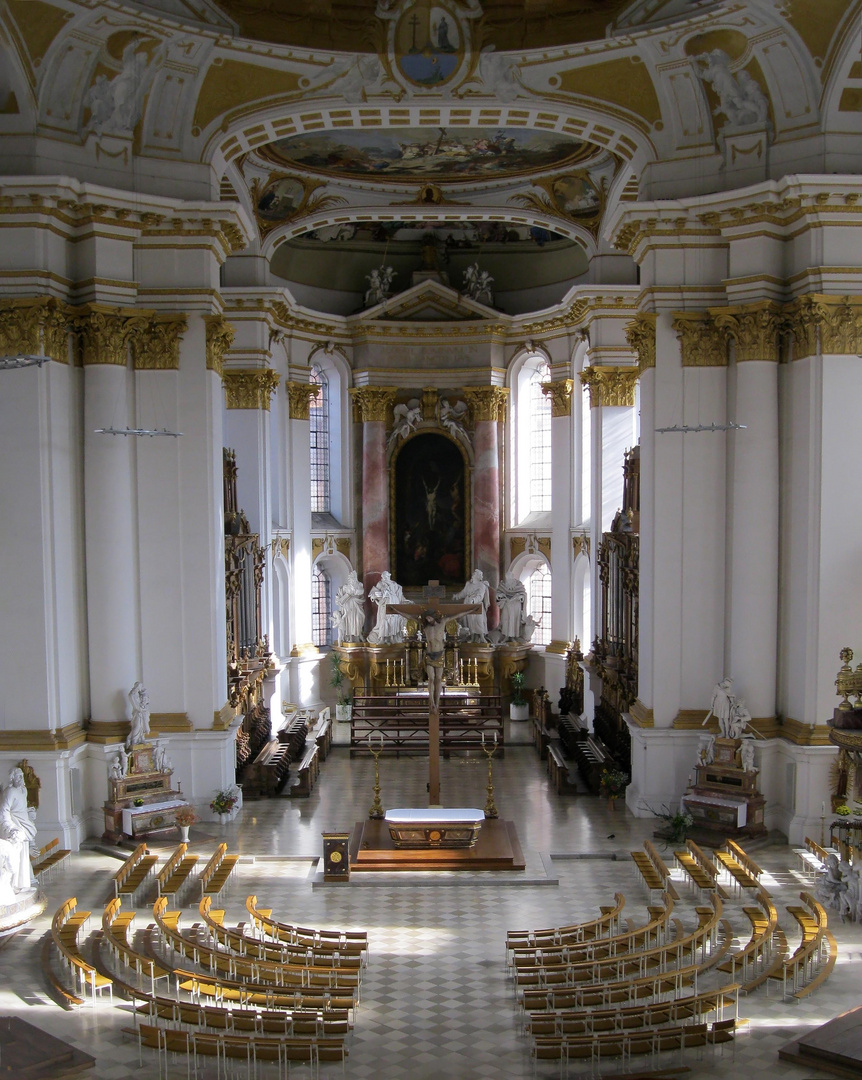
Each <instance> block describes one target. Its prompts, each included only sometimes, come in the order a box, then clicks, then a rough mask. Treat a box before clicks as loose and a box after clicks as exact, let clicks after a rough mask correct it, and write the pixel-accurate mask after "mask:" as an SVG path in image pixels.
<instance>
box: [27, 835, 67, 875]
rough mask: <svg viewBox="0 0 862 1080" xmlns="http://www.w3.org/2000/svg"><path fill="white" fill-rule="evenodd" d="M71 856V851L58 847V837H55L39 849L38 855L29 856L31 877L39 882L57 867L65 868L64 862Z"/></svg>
mask: <svg viewBox="0 0 862 1080" xmlns="http://www.w3.org/2000/svg"><path fill="white" fill-rule="evenodd" d="M71 854H72V852H71V851H67V850H66V849H65V848H61V847H60V839H59V837H55V839H53V840H49V841H48V843H47V844H45V846H44V847H42V848H40V849H39V854H38V855H36V856H31V859H30V861H31V863H32V867H33V876H34V877H35V878H38V879H39V880H40V881H41V880H42V879H43V878H48V877H50V875H51V872H52V871H53V870H56V869H57V868H58V867H61V866H62V867H65V865H66V860H67V859H68V858H69V856H70V855H71Z"/></svg>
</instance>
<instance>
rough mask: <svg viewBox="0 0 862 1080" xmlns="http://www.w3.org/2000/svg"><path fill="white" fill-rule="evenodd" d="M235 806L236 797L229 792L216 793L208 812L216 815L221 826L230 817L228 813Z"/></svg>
mask: <svg viewBox="0 0 862 1080" xmlns="http://www.w3.org/2000/svg"><path fill="white" fill-rule="evenodd" d="M235 805H236V795H234V794H233V792H231V791H217V792H216V793H215V798H214V799H213V801H212V802H211V803H210V810H212V812H213V813H214V814H218V819H219V821H220V822H221V823H222V825H226V824H227V822H228V819H229V817H230V812H231V810H233V808H234V806H235Z"/></svg>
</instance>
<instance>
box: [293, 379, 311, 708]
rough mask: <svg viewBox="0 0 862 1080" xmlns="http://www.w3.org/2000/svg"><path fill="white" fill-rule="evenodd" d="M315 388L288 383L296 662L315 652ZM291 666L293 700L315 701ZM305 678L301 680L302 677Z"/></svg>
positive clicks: (308, 677)
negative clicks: (311, 443) (312, 427)
mask: <svg viewBox="0 0 862 1080" xmlns="http://www.w3.org/2000/svg"><path fill="white" fill-rule="evenodd" d="M315 389H316V388H315V387H314V386H312V385H311V384H310V383H308V382H304V381H298V380H291V381H289V382H288V383H287V396H288V415H289V420H288V428H289V430H288V440H289V444H290V460H291V464H292V469H291V472H292V481H291V482H292V485H293V499H292V501H291V507H290V512H291V521H290V527H291V531H292V535H293V542H292V543H291V546H290V554H289V560H290V565H291V570H292V578H293V580H292V585H293V595H292V599H293V603H292V611H291V637H292V641H293V644H292V647H291V656H292V657H293V658H294V661H296V660H298V659H301V658H302V656H303V655H307V654H309V653H311V652H314V651H315V650H314V646H313V644H312V640H311V634H312V622H311V567H312V563H313V561H314V560H313V557H312V552H311V453H310V450H309V402H310V400H311V397H312V395H313V394H314V392H315ZM294 661H292V663H291V694H292V700H294V701H297V702H299V703H300V704H305V703H309V702H310V701H312V700H313V699H314V694H315V693H316V685H314V683H313V680H312V677H311V675H310V674H309V672H307V671H305V669H304V666H303V665H302V664H300V663H297V662H294ZM301 672H302V677H301V678H300V673H301Z"/></svg>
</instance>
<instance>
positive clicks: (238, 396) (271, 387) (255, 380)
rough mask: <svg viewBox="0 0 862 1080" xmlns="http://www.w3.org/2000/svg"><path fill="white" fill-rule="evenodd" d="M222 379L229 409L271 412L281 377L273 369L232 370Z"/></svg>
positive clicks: (226, 372) (225, 373)
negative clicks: (271, 403)
mask: <svg viewBox="0 0 862 1080" xmlns="http://www.w3.org/2000/svg"><path fill="white" fill-rule="evenodd" d="M222 379H223V381H224V388H225V394H226V404H227V407H228V408H229V409H265V410H266V411H267V412H269V406H270V402H271V401H272V395H273V394H274V393H275V391H276V390H277V388H278V384H279V382H280V381H281V376H280V375H279V374H278V372H277V371H273V370H272V369H271V368H251V369H243V370H238V369H234V368H230V369H228V370H227V371H225V372H224V374H223V376H222ZM315 389H317V388H316V387H315ZM307 411H308V410H307V407H306V413H307ZM307 418H308V417H307V415H306V419H307Z"/></svg>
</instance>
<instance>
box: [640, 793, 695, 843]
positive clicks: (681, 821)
mask: <svg viewBox="0 0 862 1080" xmlns="http://www.w3.org/2000/svg"><path fill="white" fill-rule="evenodd" d="M643 809H644V810H649V812H650V813H651V814H653V815H654V816H655V817H657V818H661V820H662V821H663V822H664V828H663V829H661V830H660V833H659V834H657V835H660V836H661V838H662V840H664V841H665V842H666V843H668V844H681V843H682V842H683V841H684V840H685V837H686V833H687V832H688V830H689V829H690V828H691V827H692V825H694V818H693V817H692V816H691V814H689V813H686V812H685V811H683V810H671V808H670V807H669V806H668V805H667V803H664V804H663V806H662V808H661V810H653V808H652V807H651V806H649V805H647V804H645V805H644V807H643Z"/></svg>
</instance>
